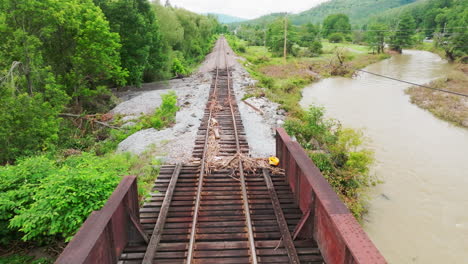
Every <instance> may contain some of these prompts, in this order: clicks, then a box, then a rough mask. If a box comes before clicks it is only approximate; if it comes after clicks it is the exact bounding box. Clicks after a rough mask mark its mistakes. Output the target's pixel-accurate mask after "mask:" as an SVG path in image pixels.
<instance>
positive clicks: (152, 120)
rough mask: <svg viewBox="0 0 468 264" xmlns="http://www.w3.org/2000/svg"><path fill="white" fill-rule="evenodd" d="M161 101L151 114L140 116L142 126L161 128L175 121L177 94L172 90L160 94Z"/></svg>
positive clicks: (177, 108)
mask: <svg viewBox="0 0 468 264" xmlns="http://www.w3.org/2000/svg"><path fill="white" fill-rule="evenodd" d="M161 98H162V103H161V105H160V106H159V107H158V108H156V110H155V112H154V114H153V115H150V116H144V117H143V118H142V121H141V122H142V124H143V128H150V127H152V128H154V129H158V130H160V129H162V128H164V127H166V126H168V125H170V124H172V123H174V122H175V116H176V113H177V111H178V110H179V107H178V106H177V95H176V93H175V92H174V91H170V92H169V93H167V94H163V95H161Z"/></svg>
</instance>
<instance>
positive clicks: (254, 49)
mask: <svg viewBox="0 0 468 264" xmlns="http://www.w3.org/2000/svg"><path fill="white" fill-rule="evenodd" d="M230 44H231V46H233V47H238V48H237V49H235V50H236V52H237V53H238V55H239V56H241V57H240V60H241V61H242V64H243V65H244V67H245V69H246V70H247V71H248V72H249V73H250V75H251V76H252V77H253V78H254V79H256V81H257V82H254V83H252V84H251V85H249V87H248V88H247V89H246V90H247V91H246V94H245V95H244V99H246V98H251V97H253V98H264V97H266V98H268V99H269V100H271V101H273V102H275V103H278V104H279V107H280V108H282V109H283V110H285V111H286V115H287V120H286V121H285V123H284V125H283V126H284V127H285V128H286V130H287V132H288V133H289V134H290V135H292V136H294V137H295V138H296V139H297V141H298V142H299V143H300V144H301V145H302V147H303V148H304V149H305V150H306V152H307V153H308V155H309V157H310V158H311V159H312V160H313V161H314V163H315V164H316V165H317V167H318V168H319V169H320V171H321V172H322V174H323V175H324V176H325V178H326V179H327V180H328V182H329V183H330V184H331V185H332V187H333V188H334V189H335V191H336V192H337V194H338V195H339V196H340V197H341V199H342V200H343V201H344V202H345V203H346V205H347V206H348V208H349V209H350V210H351V212H352V213H353V214H354V215H355V217H356V218H357V219H358V220H362V217H363V215H364V214H365V213H366V211H367V208H366V203H367V198H366V195H365V193H366V191H367V189H368V188H369V187H371V186H373V185H375V184H377V182H378V181H377V179H376V177H375V176H374V175H371V174H370V173H369V168H370V166H371V164H372V162H373V153H372V151H370V150H368V149H365V148H364V147H363V144H364V142H365V137H364V134H363V133H362V132H361V131H356V130H353V129H348V128H343V127H342V126H341V124H340V122H339V121H337V120H332V119H328V118H325V109H324V108H321V107H317V106H313V107H310V108H309V109H304V108H302V107H301V106H300V105H299V101H300V100H301V98H302V95H301V94H302V89H303V88H304V87H305V86H307V85H309V84H311V83H313V82H315V81H318V80H320V79H322V78H326V77H331V76H346V77H351V76H352V75H353V74H354V73H355V69H360V68H363V67H365V66H367V65H369V64H372V63H375V62H378V61H380V60H383V59H385V58H388V57H389V55H387V54H369V53H368V52H367V47H365V46H360V45H354V44H343V43H340V44H335V43H328V42H326V43H324V45H323V46H324V48H323V54H321V55H320V56H319V57H312V58H310V57H288V58H287V60H284V58H278V57H274V56H273V55H272V54H271V53H270V52H269V51H268V50H267V49H266V48H265V47H261V46H249V47H246V46H244V45H243V43H242V41H240V40H238V39H235V38H231V39H230ZM239 47H240V48H239Z"/></svg>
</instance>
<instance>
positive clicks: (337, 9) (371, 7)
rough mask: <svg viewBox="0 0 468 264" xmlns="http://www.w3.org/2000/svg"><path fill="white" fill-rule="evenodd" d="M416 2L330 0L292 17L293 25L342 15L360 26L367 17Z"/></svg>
mask: <svg viewBox="0 0 468 264" xmlns="http://www.w3.org/2000/svg"><path fill="white" fill-rule="evenodd" d="M416 1H417V0H331V1H329V2H325V3H322V4H320V5H318V6H316V7H314V8H312V9H309V10H307V11H304V12H302V13H299V14H298V15H295V16H294V17H292V18H291V19H292V22H293V23H294V24H305V23H308V22H312V23H314V24H315V23H320V22H322V21H323V20H324V19H325V18H326V17H327V16H328V15H330V14H336V13H343V14H346V15H348V16H349V18H350V20H351V23H353V24H361V23H362V22H363V21H366V20H367V19H368V17H370V16H374V15H377V14H379V13H382V12H384V11H386V10H388V9H392V8H396V7H400V6H404V5H407V4H410V3H413V2H416Z"/></svg>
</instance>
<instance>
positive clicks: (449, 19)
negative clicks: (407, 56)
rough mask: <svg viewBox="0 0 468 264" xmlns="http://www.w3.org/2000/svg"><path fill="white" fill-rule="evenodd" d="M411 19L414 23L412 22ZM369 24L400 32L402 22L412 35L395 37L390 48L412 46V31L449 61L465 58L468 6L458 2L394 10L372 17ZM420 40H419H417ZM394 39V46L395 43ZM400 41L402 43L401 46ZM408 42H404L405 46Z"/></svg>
mask: <svg viewBox="0 0 468 264" xmlns="http://www.w3.org/2000/svg"><path fill="white" fill-rule="evenodd" d="M410 17H412V18H413V19H414V21H411V18H410ZM370 21H372V23H373V22H375V21H377V22H379V23H384V24H386V25H388V26H389V27H390V28H391V29H399V28H400V27H401V26H400V25H401V22H403V26H404V27H406V28H408V29H409V30H408V31H409V32H410V33H411V34H408V35H405V34H397V33H395V35H394V36H392V38H391V41H390V42H391V44H392V46H395V48H396V49H397V50H398V49H401V47H405V46H408V45H412V44H414V42H415V41H414V40H415V39H414V38H413V35H414V34H413V33H414V29H419V30H420V33H422V34H424V35H425V36H426V37H427V38H430V39H433V40H434V43H435V45H436V47H437V48H439V49H442V50H443V51H445V55H446V56H447V58H448V59H450V60H456V59H458V58H462V57H464V56H466V55H467V54H468V47H467V45H466V43H467V42H468V33H467V30H466V27H467V26H468V22H467V21H468V2H467V1H461V0H450V1H441V0H427V1H418V2H415V3H412V4H409V5H407V6H403V7H401V8H395V9H392V10H388V11H386V12H384V13H382V14H381V15H379V16H376V17H373V18H371V19H370ZM418 38H419V40H420V39H421V37H418ZM394 39H395V44H393V43H392V42H394ZM402 40H403V42H402ZM406 41H407V42H406Z"/></svg>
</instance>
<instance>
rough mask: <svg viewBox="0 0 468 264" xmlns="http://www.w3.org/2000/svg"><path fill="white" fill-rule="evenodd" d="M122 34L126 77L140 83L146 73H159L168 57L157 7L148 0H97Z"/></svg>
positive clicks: (114, 28)
mask: <svg viewBox="0 0 468 264" xmlns="http://www.w3.org/2000/svg"><path fill="white" fill-rule="evenodd" d="M95 3H96V4H97V5H98V6H99V7H100V8H101V9H102V10H103V12H104V14H105V15H106V17H107V19H108V20H109V21H110V25H111V29H112V31H113V32H116V33H118V34H119V35H120V37H121V43H122V48H121V50H120V56H121V59H122V66H123V67H124V68H125V69H127V70H128V71H129V75H128V77H127V81H128V82H129V83H130V84H134V85H137V86H139V85H140V84H141V83H142V81H143V77H144V75H145V73H146V74H147V76H157V75H158V70H159V69H160V68H162V65H164V63H165V62H164V60H165V59H166V58H165V56H164V55H163V50H164V47H163V41H162V40H161V34H160V31H159V25H158V23H157V20H156V16H155V13H154V10H153V9H152V8H151V5H150V3H149V2H148V0H118V1H111V0H95Z"/></svg>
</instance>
